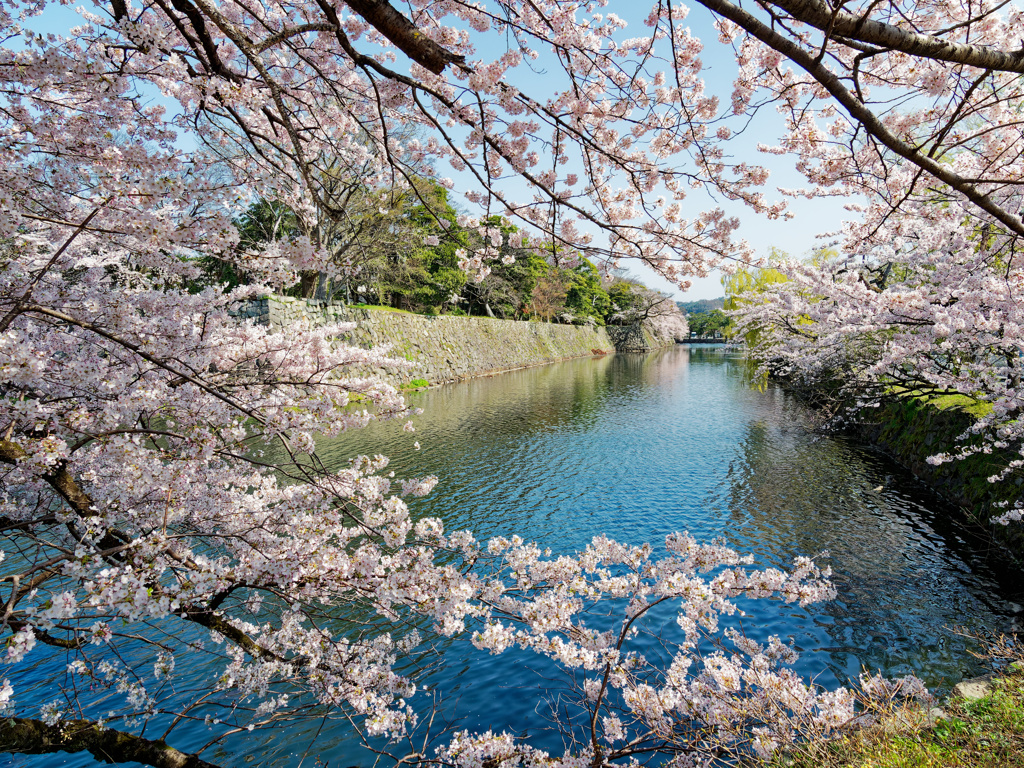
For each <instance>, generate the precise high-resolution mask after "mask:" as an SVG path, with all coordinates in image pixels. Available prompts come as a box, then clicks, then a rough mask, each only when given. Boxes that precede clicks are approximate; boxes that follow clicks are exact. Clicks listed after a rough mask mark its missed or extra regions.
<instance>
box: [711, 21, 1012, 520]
mask: <svg viewBox="0 0 1024 768" xmlns="http://www.w3.org/2000/svg"><path fill="white" fill-rule="evenodd" d="M705 5H706V6H707V7H708V8H710V9H712V10H715V11H716V12H718V13H721V15H722V16H723V18H724V19H725V20H727V21H726V22H725V25H724V27H723V30H725V32H726V34H727V35H728V36H729V37H731V38H732V40H733V44H734V47H735V48H736V50H737V53H738V57H739V61H740V64H741V67H740V73H739V77H738V79H737V81H736V90H735V92H734V102H735V105H736V107H737V108H742V105H743V104H749V103H753V102H752V100H754V99H756V98H759V97H758V96H757V94H760V98H762V99H764V100H766V101H771V102H774V103H775V104H777V105H778V106H779V109H780V110H781V111H782V112H783V114H784V115H785V117H786V120H787V134H786V135H785V136H783V137H782V140H781V141H780V142H779V143H778V145H777V146H771V147H765V148H764V149H765V151H768V152H775V153H780V154H785V153H796V154H797V155H798V156H799V158H800V161H799V163H800V165H799V167H800V169H801V170H802V171H803V172H804V173H805V175H806V177H807V179H808V182H809V186H808V187H807V188H806V189H803V190H792V191H791V192H790V193H791V194H796V195H848V196H850V197H851V199H852V201H853V202H851V203H850V205H849V208H850V209H851V211H852V212H854V213H856V214H858V215H859V218H858V219H857V220H853V221H849V222H846V223H844V224H843V226H842V228H841V229H837V230H836V232H834V233H833V234H834V240H833V243H834V244H835V245H836V246H838V250H833V251H832V252H831V253H829V252H822V253H821V254H819V255H818V257H816V258H814V259H812V260H811V261H809V262H801V261H798V260H793V259H789V260H782V261H780V262H779V263H777V264H774V265H773V266H774V267H775V268H776V269H778V270H780V271H781V272H782V273H784V275H785V277H786V278H787V279H786V280H784V281H781V282H777V283H775V284H773V285H769V286H766V287H765V288H764V289H763V290H762V291H760V292H759V294H758V296H757V298H752V297H749V296H748V297H746V298H745V299H744V300H743V301H742V302H741V304H742V305H743V306H742V307H741V309H742V312H741V318H742V319H741V320H740V321H739V330H740V331H741V332H746V333H749V334H753V332H755V331H756V334H757V338H758V339H759V340H760V343H759V348H758V352H757V354H758V355H759V356H760V357H761V358H763V359H764V361H765V364H766V366H767V367H770V368H771V369H772V370H773V371H775V372H777V373H781V374H783V375H788V376H793V377H798V378H802V379H804V380H806V381H810V382H812V383H813V382H819V383H820V382H825V381H828V382H829V383H830V384H831V385H836V386H837V387H838V388H839V390H840V392H841V397H842V399H843V401H845V402H846V403H848V404H853V406H854V407H855V408H859V407H863V406H869V405H876V404H878V403H879V402H880V401H881V400H883V399H885V398H887V397H891V396H893V395H894V394H895V393H899V392H908V391H909V392H913V393H915V394H916V395H920V396H924V397H929V396H934V395H945V394H961V395H965V396H968V397H971V398H975V399H980V400H982V401H985V402H987V403H989V404H991V410H990V411H989V413H988V414H987V415H985V416H983V417H981V418H979V419H977V420H976V422H975V423H974V424H973V426H972V427H971V428H970V430H969V431H968V432H967V433H965V434H964V435H963V436H962V437H963V438H964V443H963V446H962V447H961V448H960V449H958V450H954V451H952V452H950V453H944V454H939V455H936V456H933V457H931V459H930V461H932V462H934V463H941V462H944V461H949V460H952V459H954V458H957V457H963V456H966V455H970V454H971V453H974V452H977V451H983V452H986V453H988V452H991V451H1007V452H1009V454H1010V458H1009V459H1008V460H1007V463H1006V466H1005V469H1004V470H1003V471H1001V472H999V473H997V474H996V475H993V477H991V478H990V480H991V481H992V482H1012V481H1013V479H1014V478H1013V477H1011V475H1012V474H1014V473H1019V472H1020V468H1021V466H1024V462H1022V461H1021V457H1020V454H1022V452H1024V431H1022V428H1021V423H1020V419H1019V416H1020V413H1021V407H1022V405H1024V390H1022V389H1021V386H1020V380H1021V377H1020V371H1021V361H1022V353H1024V337H1022V335H1021V328H1022V325H1021V321H1022V316H1021V307H1022V303H1021V289H1022V287H1024V282H1022V281H1024V274H1022V271H1021V270H1022V265H1021V255H1020V254H1021V239H1020V238H1021V236H1022V235H1024V224H1022V221H1021V200H1022V197H1021V193H1020V188H1021V186H1020V185H1021V183H1022V179H1024V177H1022V170H1024V166H1022V164H1021V147H1022V146H1024V144H1022V138H1024V136H1022V123H1021V119H1020V118H1021V105H1022V104H1024V100H1022V96H1024V94H1022V91H1021V88H1022V82H1024V81H1022V79H1021V77H1020V73H1021V72H1022V71H1024V53H1022V51H1021V48H1020V44H1021V41H1020V36H1019V32H1018V30H1019V28H1020V25H1021V9H1020V7H1019V6H1017V5H1014V4H1008V3H994V4H982V5H974V4H967V3H964V4H961V3H952V4H934V5H933V4H930V3H912V4H900V3H881V4H871V5H867V4H863V5H858V6H854V5H851V4H836V5H833V6H827V5H826V4H824V3H816V2H788V1H786V2H779V3H760V4H758V5H757V6H756V8H755V10H754V12H753V13H751V12H748V11H746V10H743V9H739V8H736V7H733V6H731V5H729V4H728V3H725V4H718V3H705ZM783 57H785V58H783ZM786 60H788V61H786ZM968 440H969V442H970V444H969V445H968ZM1015 515H1016V516H1019V510H1018V511H1017V512H1016V513H1013V512H1011V513H1010V516H1011V517H1013V516H1015ZM1004 519H1005V518H1004Z"/></svg>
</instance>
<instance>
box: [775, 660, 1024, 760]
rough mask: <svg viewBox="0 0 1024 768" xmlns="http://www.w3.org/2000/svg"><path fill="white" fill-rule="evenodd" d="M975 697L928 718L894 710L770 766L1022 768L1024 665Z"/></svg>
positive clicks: (1023, 753)
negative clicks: (876, 721) (879, 719)
mask: <svg viewBox="0 0 1024 768" xmlns="http://www.w3.org/2000/svg"><path fill="white" fill-rule="evenodd" d="M1013 670H1014V671H1010V672H1007V673H1005V676H1003V677H1000V678H998V679H996V680H994V681H993V683H992V691H991V693H990V694H989V695H987V696H985V697H984V698H981V699H977V700H974V701H966V700H963V699H959V700H954V701H950V702H947V703H946V704H944V705H943V706H942V714H941V715H940V716H938V717H937V718H933V719H932V721H931V722H930V723H929V722H928V721H927V719H926V718H925V717H924V716H923V715H922V714H921V713H918V712H914V711H912V710H906V711H896V712H893V713H891V716H890V717H888V718H886V719H885V720H883V721H882V722H881V723H880V724H879V725H878V726H876V727H872V728H866V729H862V730H858V731H855V732H852V733H850V734H847V735H845V736H843V737H841V738H838V739H834V740H832V741H827V742H814V743H810V744H805V745H802V746H801V747H799V748H798V749H795V750H791V751H789V752H787V753H786V754H785V755H784V756H781V757H776V758H773V759H772V760H771V761H770V762H769V763H767V766H768V767H769V768H1011V766H1012V767H1014V768H1018V767H1019V766H1022V765H1024V667H1021V666H1020V665H1019V664H1017V665H1014V667H1013Z"/></svg>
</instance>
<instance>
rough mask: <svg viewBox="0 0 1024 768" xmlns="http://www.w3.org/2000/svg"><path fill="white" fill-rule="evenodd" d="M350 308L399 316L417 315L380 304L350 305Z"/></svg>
mask: <svg viewBox="0 0 1024 768" xmlns="http://www.w3.org/2000/svg"><path fill="white" fill-rule="evenodd" d="M349 306H350V307H353V308H355V309H378V310H380V311H381V312H395V313H396V314H399V315H415V314H416V313H415V312H410V311H409V310H407V309H396V308H395V307H384V306H381V305H380V304H349Z"/></svg>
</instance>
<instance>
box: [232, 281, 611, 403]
mask: <svg viewBox="0 0 1024 768" xmlns="http://www.w3.org/2000/svg"><path fill="white" fill-rule="evenodd" d="M238 314H239V316H240V317H246V318H253V319H255V320H256V321H257V322H260V323H263V324H266V325H270V326H272V327H275V328H287V327H288V325H290V324H291V323H294V322H295V321H296V320H298V319H299V318H301V317H303V316H305V317H306V318H308V319H310V320H313V321H314V322H319V323H339V322H340V323H345V322H355V323H356V324H357V327H356V329H355V330H354V331H351V332H349V333H347V334H344V335H343V336H342V338H343V339H344V340H345V341H347V342H348V343H350V344H354V345H356V346H359V347H364V348H369V347H373V346H380V345H382V344H389V345H391V356H392V357H398V358H404V359H406V360H411V361H413V362H415V363H417V367H416V368H415V369H413V370H411V371H394V370H377V371H372V373H376V374H378V375H380V374H383V375H385V376H387V377H388V378H390V379H392V380H393V381H396V382H398V383H409V382H410V381H412V380H415V379H426V380H427V381H428V382H429V383H430V384H442V383H445V382H450V381H460V380H462V379H469V378H473V377H474V376H483V375H486V374H489V373H496V372H499V371H509V370H514V369H516V368H526V367H529V366H534V365H543V364H545V363H553V362H555V361H557V360H567V359H569V358H573V357H584V356H590V355H603V354H607V353H609V352H612V351H614V345H613V344H612V341H611V339H609V338H608V333H607V332H606V331H605V329H604V328H589V327H586V326H575V325H556V324H553V323H534V322H524V321H519V320H495V319H491V318H487V317H453V316H448V315H439V316H436V317H427V316H424V315H414V314H410V313H407V312H391V311H388V310H385V309H360V308H352V307H346V306H344V305H340V304H316V303H313V302H307V301H305V300H302V299H291V298H285V297H280V296H270V297H264V298H260V299H257V300H255V301H251V302H248V303H247V304H245V305H244V306H242V307H240V308H239V310H238ZM368 373H369V372H368Z"/></svg>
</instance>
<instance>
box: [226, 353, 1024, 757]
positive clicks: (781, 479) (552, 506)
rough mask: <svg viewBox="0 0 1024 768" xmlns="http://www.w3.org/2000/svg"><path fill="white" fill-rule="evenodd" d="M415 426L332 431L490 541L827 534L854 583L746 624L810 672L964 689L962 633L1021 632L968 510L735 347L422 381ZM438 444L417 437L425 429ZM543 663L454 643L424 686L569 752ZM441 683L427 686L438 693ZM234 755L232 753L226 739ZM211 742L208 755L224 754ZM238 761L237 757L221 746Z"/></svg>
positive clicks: (454, 524) (810, 548)
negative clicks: (552, 720)
mask: <svg viewBox="0 0 1024 768" xmlns="http://www.w3.org/2000/svg"><path fill="white" fill-rule="evenodd" d="M411 399H412V400H413V402H414V404H415V405H419V406H421V407H422V408H423V409H424V413H423V415H422V416H420V417H418V418H417V420H416V424H417V432H416V433H415V434H414V435H410V434H408V433H404V432H402V431H401V429H400V425H396V424H382V425H375V426H373V427H371V428H370V429H368V430H363V431H360V432H358V433H353V434H352V435H350V436H346V437H344V438H342V439H338V440H333V441H330V442H325V443H324V444H323V445H321V449H322V453H323V456H324V458H325V459H326V460H328V461H329V462H332V463H333V464H334V465H336V466H342V465H343V464H344V463H345V462H346V461H347V459H348V458H349V457H351V456H353V455H355V454H357V453H383V454H386V455H388V456H390V457H391V459H392V464H391V469H394V470H395V472H396V474H397V475H398V476H399V477H403V476H417V475H419V476H422V475H428V474H436V475H437V476H438V477H439V478H440V482H439V484H438V486H437V488H436V490H435V491H434V492H433V493H432V494H431V495H430V496H429V497H427V498H425V499H421V500H417V501H416V502H415V504H414V505H413V507H414V509H413V511H414V514H415V515H425V514H430V515H436V516H439V517H442V518H443V519H444V521H445V525H446V528H447V529H448V530H456V529H460V528H469V529H472V530H473V531H474V532H475V533H476V535H477V536H478V538H481V539H485V538H486V537H488V536H490V535H495V534H499V533H501V534H508V533H512V532H516V533H519V534H521V535H523V536H524V537H526V538H530V539H534V540H537V541H540V542H542V543H543V544H545V545H547V546H550V547H551V548H552V549H554V550H556V551H562V552H565V551H573V550H576V549H579V548H582V547H583V546H585V545H586V543H587V542H588V541H589V540H590V538H591V537H592V536H593V535H594V534H596V533H599V532H600V533H604V534H607V535H609V536H612V537H614V538H618V539H620V540H623V541H628V542H632V543H639V542H642V541H651V542H652V543H656V544H660V543H661V542H663V540H664V536H665V535H666V534H667V533H670V532H672V531H676V530H689V531H690V532H691V533H692V534H694V535H695V536H697V537H698V538H702V539H712V538H717V537H722V538H725V539H726V540H727V542H728V543H729V544H730V545H731V546H733V547H735V548H737V549H740V550H741V551H744V552H749V553H752V554H754V555H755V557H756V561H757V563H758V564H759V565H783V566H784V565H787V564H788V563H790V562H791V561H792V559H793V558H794V557H795V556H797V555H815V554H817V553H820V552H822V551H825V550H827V551H828V552H829V553H830V555H831V560H830V563H831V565H832V567H833V569H834V571H835V579H834V580H835V583H836V586H837V587H838V590H839V597H838V599H837V600H835V601H834V602H832V603H829V604H825V605H816V606H809V607H807V608H804V609H801V608H798V607H795V606H793V605H785V604H780V603H778V602H775V601H748V602H747V603H745V604H744V609H745V610H746V611H747V613H748V616H747V617H746V618H744V619H743V629H744V631H745V632H746V633H747V634H748V636H751V637H755V638H759V639H760V638H764V637H766V636H767V635H768V634H779V635H781V636H783V637H784V638H787V637H788V638H791V639H792V640H793V642H794V643H795V644H796V646H797V647H798V649H800V650H801V651H802V656H801V659H800V662H799V667H798V669H799V671H800V672H801V673H803V674H805V675H809V676H815V677H817V679H818V681H819V682H820V683H822V684H824V685H835V684H837V683H838V682H842V681H845V680H847V679H848V678H849V677H850V676H853V675H856V674H857V673H858V672H860V671H861V669H862V668H863V667H867V668H870V669H881V670H882V671H883V672H886V673H888V674H905V673H908V672H915V673H917V674H918V675H920V676H922V677H923V678H924V679H925V680H926V681H927V682H928V683H929V684H930V685H932V686H934V687H939V688H948V687H949V686H950V685H951V684H952V683H954V682H956V681H957V680H959V679H960V678H962V677H964V676H967V675H970V674H972V673H973V672H975V668H974V667H973V666H972V665H973V661H972V659H971V658H970V656H969V655H968V654H967V653H966V650H967V647H968V643H967V641H965V640H964V639H963V638H962V637H958V636H956V635H953V634H951V633H950V631H949V629H950V628H951V627H954V626H957V625H967V626H969V627H971V628H972V629H975V630H984V631H1001V630H1005V629H1008V628H1009V626H1010V624H1011V621H1012V620H1013V611H1014V610H1019V609H1017V608H1016V606H1014V605H1013V604H1012V602H1011V601H1013V600H1016V599H1017V598H1016V593H1017V591H1018V590H1019V584H1016V583H1013V579H1015V578H1017V577H1016V576H1015V575H1014V574H1011V573H1008V572H1007V573H999V572H998V571H997V568H998V564H994V563H989V562H987V561H986V560H985V558H984V556H982V555H978V554H975V552H976V551H977V550H976V548H972V547H970V546H968V545H967V543H966V541H967V539H968V538H969V534H968V532H967V531H965V530H964V529H962V528H961V527H960V526H959V525H958V524H957V523H956V522H954V521H952V519H950V518H949V517H948V516H949V515H950V513H951V510H950V509H949V508H947V507H945V506H944V505H943V504H942V503H941V502H940V501H939V500H937V499H936V498H934V497H932V496H930V495H929V494H928V493H927V492H926V491H925V490H924V489H922V488H921V487H920V486H918V485H916V484H915V483H914V481H913V480H912V479H911V478H909V477H908V476H907V475H906V474H905V473H904V472H902V471H901V470H900V469H898V468H897V467H895V466H893V465H892V464H891V463H889V462H888V461H887V459H885V457H883V456H881V455H879V454H876V453H873V452H871V451H870V450H868V449H866V448H864V447H863V446H859V445H857V444H855V443H853V442H851V441H848V440H844V439H841V438H829V437H821V436H819V435H816V434H814V433H813V431H812V430H811V429H810V427H809V425H810V422H811V419H810V418H809V416H810V415H811V414H809V413H808V412H807V411H806V410H805V409H803V408H802V407H801V406H800V405H799V404H798V403H796V402H794V401H793V400H792V399H790V398H789V397H787V396H786V395H785V394H784V393H783V392H782V391H781V390H779V389H777V388H772V387H769V388H768V390H767V391H765V392H757V391H755V390H752V389H751V388H750V387H748V386H747V385H746V383H745V380H744V376H743V361H742V359H741V358H740V357H738V356H737V355H734V354H730V353H727V352H725V351H723V350H720V349H705V348H698V349H692V350H691V349H688V348H685V347H682V348H677V349H670V350H665V351H662V352H659V353H653V354H649V355H616V356H614V357H606V358H595V359H587V360H576V361H571V362H566V363H560V364H556V365H550V366H545V367H541V368H534V369H529V370H522V371H516V372H512V373H507V374H502V375H498V376H495V377H492V378H486V379H476V380H473V381H469V382H465V383H462V384H457V385H452V386H447V387H442V388H439V389H434V390H429V391H426V392H421V393H415V394H413V395H412V397H411ZM416 440H418V441H419V442H420V443H421V445H422V449H421V450H419V451H417V450H415V449H414V447H413V442H414V441H416ZM553 673H554V670H553V669H552V668H551V667H550V666H547V665H546V662H544V661H542V660H537V659H536V658H535V657H527V656H525V655H522V654H519V655H517V654H515V653H512V654H505V655H501V656H490V655H487V654H483V653H480V652H478V651H476V650H475V649H473V648H472V647H471V646H470V644H469V643H468V642H467V641H462V640H460V641H456V642H455V643H453V644H452V645H451V646H450V647H449V648H448V650H447V652H446V654H445V655H444V658H443V664H442V666H441V667H440V668H438V669H436V670H435V671H433V672H432V673H431V674H430V676H429V678H428V680H427V682H428V683H429V685H430V687H431V689H432V691H433V690H436V691H437V692H439V693H441V694H443V695H444V696H445V698H446V700H447V701H448V702H449V703H448V704H447V705H446V709H445V712H446V714H448V715H451V716H456V717H464V718H465V720H464V721H463V723H462V725H461V727H469V728H481V727H482V728H487V727H493V728H496V729H500V728H510V729H512V730H515V731H517V732H519V733H524V732H525V733H529V734H530V736H531V741H533V743H534V744H536V745H537V746H541V747H544V748H548V749H553V750H559V751H560V743H559V741H558V740H557V738H555V737H554V736H552V735H551V734H550V733H547V734H546V733H545V732H544V730H543V729H544V727H545V725H546V723H545V720H544V718H543V717H542V715H541V714H538V712H537V710H536V705H537V702H538V699H539V694H540V691H542V690H544V689H545V688H548V687H550V685H551V680H550V679H545V678H546V677H549V676H550V675H551V674H553ZM431 695H432V694H418V695H417V697H416V698H415V699H414V701H413V702H412V703H413V704H417V705H418V706H420V707H425V706H426V705H427V704H429V701H430V699H429V698H428V697H429V696H431ZM314 736H316V728H315V726H314V727H313V728H312V730H310V729H309V726H308V725H307V724H304V725H301V726H300V725H297V726H295V727H294V729H292V730H288V729H287V727H285V728H284V729H282V730H279V731H278V732H276V733H275V734H274V736H273V738H272V739H267V740H266V741H265V742H263V743H261V744H251V743H244V744H241V743H236V744H231V745H229V747H228V748H229V750H230V751H231V753H232V754H231V756H230V757H229V758H228V759H226V760H224V761H225V762H226V763H230V764H234V763H238V762H239V754H240V753H241V754H243V755H245V757H246V759H252V760H254V762H256V763H258V764H264V765H269V764H278V765H294V764H295V763H296V762H297V760H296V756H297V755H301V754H302V753H303V751H304V750H305V749H306V748H307V747H308V746H309V745H310V743H311V741H312V740H313V738H314ZM311 754H314V755H319V756H320V758H321V759H322V760H323V761H326V762H329V764H330V765H331V766H343V765H353V764H358V765H369V764H370V763H371V762H372V758H371V757H369V756H367V754H365V753H360V752H359V749H358V747H357V745H356V744H355V741H354V739H353V737H352V735H351V734H350V733H348V732H343V731H338V730H333V731H329V732H321V733H320V734H319V735H318V736H316V743H315V747H314V748H313V751H312V753H311ZM222 755H223V753H222ZM216 758H217V756H214V757H213V758H211V759H216ZM222 759H223V758H222Z"/></svg>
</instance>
